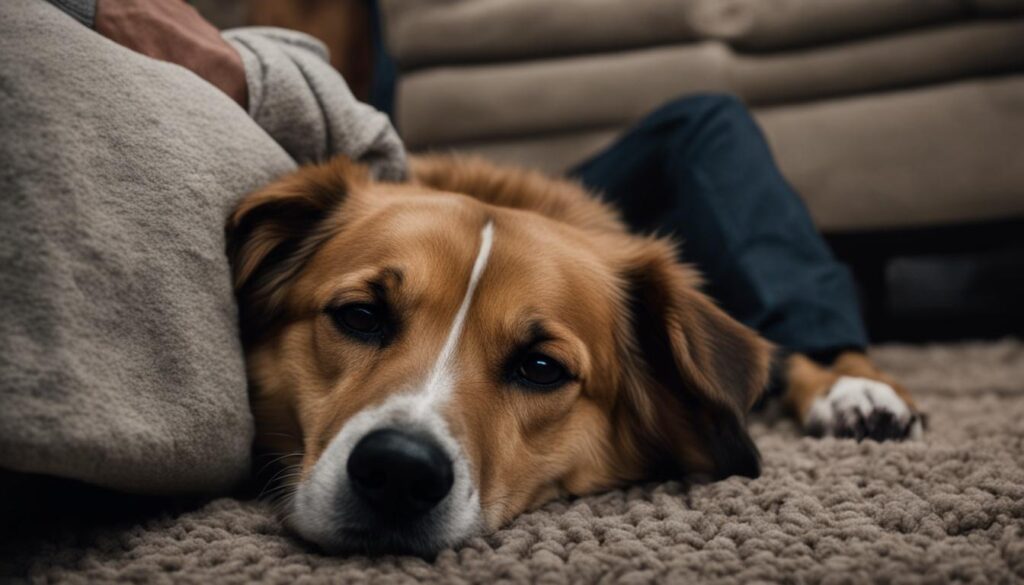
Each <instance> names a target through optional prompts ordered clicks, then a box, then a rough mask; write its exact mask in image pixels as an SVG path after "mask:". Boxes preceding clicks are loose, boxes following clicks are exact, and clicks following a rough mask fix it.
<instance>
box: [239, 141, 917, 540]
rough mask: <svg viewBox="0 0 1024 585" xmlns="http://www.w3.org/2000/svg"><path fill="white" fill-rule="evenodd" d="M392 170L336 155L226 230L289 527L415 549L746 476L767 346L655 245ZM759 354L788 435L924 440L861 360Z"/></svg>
mask: <svg viewBox="0 0 1024 585" xmlns="http://www.w3.org/2000/svg"><path fill="white" fill-rule="evenodd" d="M411 175H412V178H411V180H410V181H408V182H406V183H385V182H379V181H375V180H374V179H373V178H372V177H371V175H370V173H369V171H368V169H367V168H366V167H363V166H361V165H359V164H356V163H353V162H351V161H349V160H347V159H345V158H336V159H334V160H332V161H329V162H327V163H325V164H321V165H317V166H309V167H305V168H301V169H299V170H298V171H297V172H295V173H293V174H291V175H288V176H286V177H284V178H282V179H280V180H278V181H276V182H274V183H273V184H271V185H269V186H267V187H266V188H264V189H262V190H260V191H258V192H256V193H254V194H252V195H250V196H248V197H246V198H245V199H244V200H243V201H242V202H241V203H240V205H239V206H238V207H237V209H236V210H235V211H234V213H233V214H232V216H231V217H230V219H229V222H228V227H227V236H228V242H229V247H228V254H229V257H230V260H231V264H232V267H233V271H234V278H235V287H236V292H237V297H238V302H239V320H240V328H241V335H242V339H243V344H244V347H245V350H246V359H247V367H248V375H249V380H250V384H251V393H252V407H253V412H254V416H255V420H256V429H257V445H258V447H259V449H261V450H262V451H264V452H270V453H274V454H277V455H278V457H279V459H280V460H281V462H282V463H283V464H284V465H283V466H282V468H281V469H282V471H281V473H284V474H285V476H284V478H283V481H280V486H279V487H278V488H277V489H278V490H279V491H280V492H282V493H283V494H284V496H283V497H282V499H281V502H282V503H283V505H284V506H285V517H286V522H287V523H288V525H289V526H290V527H291V528H292V529H293V530H294V531H295V532H296V533H297V534H298V535H300V536H301V537H302V538H304V539H306V540H308V541H310V542H312V543H314V544H316V545H319V546H320V547H321V548H322V549H323V550H325V551H328V552H353V551H354V552H367V553H377V552H404V553H412V554H420V555H432V554H435V553H436V552H438V551H439V550H441V549H443V548H446V547H451V546H454V545H456V544H458V543H459V542H461V541H463V540H464V539H466V538H467V537H469V536H472V535H474V534H477V533H479V532H481V531H486V530H493V529H496V528H498V527H500V526H501V525H503V524H505V523H506V522H508V521H509V520H511V519H512V518H513V517H515V516H516V515H518V514H520V513H521V512H523V511H525V510H528V509H531V508H535V507H537V506H539V505H541V504H543V503H545V502H547V501H549V500H551V499H553V498H559V497H563V496H580V495H585V494H592V493H595V492H600V491H603V490H608V489H611V488H615V487H617V486H622V485H624V484H628V483H631V482H637V481H644V480H652V479H666V478H682V477H688V478H708V479H712V480H714V479H720V478H725V477H728V476H732V475H740V476H746V477H757V476H758V474H759V473H760V463H759V461H760V460H759V454H758V451H757V448H756V447H755V445H754V443H753V441H752V440H751V438H750V436H749V435H748V434H747V431H746V428H745V420H746V416H747V413H748V411H750V409H751V407H752V406H753V405H754V404H755V402H757V401H758V400H759V398H760V397H761V396H762V394H763V393H764V391H765V388H766V387H767V386H768V383H769V378H770V376H771V374H772V364H773V355H776V353H777V352H776V351H775V348H773V347H772V345H771V344H770V343H768V342H767V341H765V340H764V339H762V338H761V337H760V336H758V335H757V334H756V333H755V332H754V331H752V330H750V329H748V328H747V327H745V326H744V325H741V324H740V323H738V322H737V321H735V320H734V319H732V318H731V317H729V316H728V315H727V314H726V313H725V312H723V311H722V310H721V309H720V308H718V307H717V306H716V305H715V303H714V302H713V301H712V300H711V299H709V298H708V297H707V296H705V295H704V293H702V292H701V278H700V276H699V274H698V273H697V272H696V271H695V270H694V269H693V268H692V267H690V266H688V265H686V264H684V263H681V262H680V261H679V260H678V250H677V247H676V244H675V243H674V242H672V241H670V240H668V239H664V238H658V237H653V236H642V235H635V234H631V233H629V231H628V230H627V229H626V227H625V226H624V224H623V223H622V222H621V221H620V219H619V217H618V215H617V213H616V211H615V210H614V209H612V208H611V207H610V206H609V205H607V204H605V203H603V202H601V201H600V200H599V199H598V198H597V197H594V196H592V195H590V194H588V193H587V192H586V191H585V190H584V189H583V188H582V187H580V186H579V185H577V184H575V183H573V182H571V181H568V180H560V179H555V178H550V177H547V176H544V175H542V174H539V173H536V172H531V171H525V170H519V169H513V168H504V167H499V166H495V165H492V164H490V163H487V162H484V161H483V160H480V159H474V158H460V157H453V156H437V155H433V156H424V157H419V158H414V159H413V160H412V161H411ZM777 364H778V367H777V368H776V369H777V370H778V373H779V374H780V375H781V379H782V380H783V382H782V386H783V390H782V397H783V402H784V403H785V404H786V405H787V406H788V407H789V409H790V410H791V411H792V412H793V413H794V415H795V416H796V418H797V420H798V421H799V422H800V423H802V424H803V426H804V428H805V429H807V430H808V432H811V433H813V434H818V435H834V436H852V437H858V438H862V437H871V438H875V439H902V438H907V437H915V436H918V435H919V434H920V433H921V422H920V421H921V419H920V417H919V416H918V414H917V409H916V408H915V406H914V403H913V400H912V399H911V397H910V395H909V394H908V393H907V391H906V390H905V389H903V388H902V387H901V386H900V385H899V384H897V383H895V382H894V381H893V380H891V379H889V378H888V377H887V376H885V375H884V374H883V373H882V372H880V371H879V370H878V369H877V368H876V367H875V366H874V365H873V364H872V362H871V361H870V360H869V359H868V358H867V357H866V356H865V355H863V354H860V353H855V352H847V353H844V354H842V355H840V356H839V357H838V358H837V359H836V361H835V363H834V364H833V365H832V366H831V367H824V366H821V365H818V364H817V363H816V362H813V361H811V360H810V359H808V358H807V357H806V356H802V355H799V354H792V355H789V356H787V357H785V358H783V359H781V360H778V361H777Z"/></svg>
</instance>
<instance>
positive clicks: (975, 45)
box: [396, 19, 1024, 147]
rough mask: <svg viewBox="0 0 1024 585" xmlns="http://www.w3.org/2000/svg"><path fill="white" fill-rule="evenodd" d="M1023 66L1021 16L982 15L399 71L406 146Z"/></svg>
mask: <svg viewBox="0 0 1024 585" xmlns="http://www.w3.org/2000/svg"><path fill="white" fill-rule="evenodd" d="M1022 69H1024V19H1015V20H1004V21H981V22H975V23H970V24H960V25H954V26H946V27H940V28H934V29H923V30H920V31H914V32H908V33H905V34H900V35H893V36H887V37H879V38H873V39H869V40H863V41H857V42H852V43H847V44H842V45H831V46H826V47H821V48H815V49H812V50H807V51H797V52H786V53H773V54H768V55H763V56H751V55H745V54H741V53H737V52H735V51H733V50H732V49H731V48H730V47H729V46H728V45H726V44H724V43H721V42H717V41H707V42H701V43H694V44H684V45H672V46H667V47H660V48H654V49H638V50H633V51H625V52H619V53H609V54H600V55H589V56H581V57H571V58H557V59H546V60H539V61H529V62H521V63H514V64H498V65H489V66H464V67H437V68H431V69H426V70H423V71H419V72H413V73H410V74H407V75H404V76H403V77H402V78H401V80H400V83H399V86H398V94H397V100H396V114H397V122H398V126H399V130H400V131H401V132H402V134H403V137H404V138H405V140H406V141H407V142H408V144H409V145H410V146H412V147H424V146H432V145H445V144H451V143H455V142H462V141H474V140H495V139H499V138H511V137H517V136H529V135H532V134H538V133H545V132H547V133H551V132H565V131H572V130H590V129H594V128H607V127H618V126H621V125H624V124H627V123H629V122H631V121H632V120H635V119H636V118H638V117H640V116H642V115H643V114H645V113H647V112H649V111H650V110H652V109H654V108H655V107H657V106H658V105H660V104H662V103H664V102H666V101H668V100H669V99H671V98H673V97H676V96H679V95H683V94H687V93H693V92H699V91H726V92H731V93H735V94H737V95H739V96H740V97H742V98H743V99H744V100H745V101H747V103H749V104H751V105H752V106H766V105H773V104H781V103H787V102H793V101H798V100H812V99H821V98H825V97H832V96H839V95H848V94H852V93H860V92H867V91H877V90H885V89H892V88H900V87H906V86H910V85H917V84H924V83H934V82H939V81H947V80H951V79H957V78H961V77H964V76H967V75H975V74H981V73H985V74H988V73H997V72H1004V71H1011V70H1022Z"/></svg>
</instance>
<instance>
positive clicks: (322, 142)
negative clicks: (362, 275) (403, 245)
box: [224, 27, 406, 180]
mask: <svg viewBox="0 0 1024 585" xmlns="http://www.w3.org/2000/svg"><path fill="white" fill-rule="evenodd" d="M224 36H225V38H227V40H228V41H229V42H230V43H231V44H232V46H234V47H235V49H236V50H238V52H239V54H240V55H241V56H242V62H243V63H245V70H246V79H247V81H248V86H249V114H250V115H251V116H252V118H253V119H254V120H255V121H256V123H258V124H259V125H260V126H261V127H263V129H264V130H266V131H267V132H268V133H269V134H270V136H271V137H273V138H274V140H276V141H277V143H278V144H280V145H281V146H282V147H284V149H285V150H286V151H287V152H288V154H290V155H291V156H292V158H293V159H295V161H296V162H298V163H300V164H303V163H310V162H316V161H320V160H324V159H326V158H328V157H330V156H331V155H333V154H336V153H339V152H340V153H345V154H347V155H348V156H350V157H352V158H354V159H357V160H360V161H362V162H365V163H367V164H369V165H370V166H371V167H372V168H373V170H374V174H375V175H376V176H377V178H382V179H389V180H399V179H402V178H404V177H405V170H406V169H405V151H404V149H403V146H402V142H401V141H400V140H399V139H398V136H397V135H396V134H395V131H394V129H393V128H392V127H391V122H390V121H388V118H387V116H385V115H384V114H382V113H380V112H378V111H377V110H375V109H373V108H372V107H370V106H368V105H366V104H364V103H361V102H359V101H358V100H356V98H355V97H354V96H353V95H352V92H351V91H350V90H349V88H348V85H347V84H346V83H345V81H344V80H343V79H342V78H341V77H340V76H339V75H338V72H337V71H335V70H334V68H332V67H331V65H330V63H329V62H328V54H327V48H326V47H325V46H324V45H323V44H322V43H320V42H319V41H317V40H316V39H314V38H313V37H310V36H308V35H304V34H302V33H297V32H294V31H289V30H285V29H278V28H268V27H250V28H239V29H234V30H230V31H227V32H226V33H225V34H224Z"/></svg>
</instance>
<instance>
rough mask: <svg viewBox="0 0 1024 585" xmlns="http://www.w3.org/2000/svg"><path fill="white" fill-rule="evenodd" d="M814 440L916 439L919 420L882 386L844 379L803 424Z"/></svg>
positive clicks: (857, 379) (864, 380)
mask: <svg viewBox="0 0 1024 585" xmlns="http://www.w3.org/2000/svg"><path fill="white" fill-rule="evenodd" d="M804 426H805V428H806V429H807V432H808V433H809V434H811V435H814V436H819V437H820V436H830V437H851V438H854V439H857V440H858V441H859V440H861V439H874V440H876V441H885V440H903V439H919V438H921V436H922V435H923V433H924V427H923V425H922V423H921V417H920V416H918V415H917V414H916V413H914V412H913V411H912V410H910V407H908V406H907V403H906V402H904V401H903V399H902V398H900V397H899V395H898V394H896V391H895V390H893V389H892V387H891V386H889V385H888V384H885V383H884V382H878V381H876V380H869V379H867V378H854V377H850V376H843V377H841V378H839V379H838V380H837V381H836V383H835V384H834V385H833V386H832V388H830V389H829V391H828V394H826V395H825V396H824V397H822V398H819V399H817V400H816V401H815V402H814V404H813V405H812V406H811V410H810V412H808V414H807V420H806V422H805V423H804Z"/></svg>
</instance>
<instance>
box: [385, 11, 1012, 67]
mask: <svg viewBox="0 0 1024 585" xmlns="http://www.w3.org/2000/svg"><path fill="white" fill-rule="evenodd" d="M381 8H382V11H383V15H384V19H383V20H384V24H385V32H386V40H387V42H388V47H389V49H390V50H391V52H392V53H393V54H394V56H395V58H396V60H397V61H398V64H399V66H400V67H402V68H404V69H408V68H415V67H422V66H428V65H445V64H464V63H472V62H486V61H494V60H515V59H530V58H536V57H550V56H553V55H568V54H574V53H588V52H606V51H614V50H621V49H626V48H632V47H648V46H654V45H662V44H672V43H684V42H692V41H701V40H718V41H723V42H725V43H728V44H729V45H731V46H733V47H736V48H739V49H743V50H757V51H762V50H779V49H787V48H792V47H797V46H803V45H809V44H816V43H823V42H836V41H842V40H848V39H855V38H858V37H864V36H868V35H874V34H880V33H886V32H891V31H897V30H906V29H911V28H915V27H920V26H923V25H928V24H935V23H940V22H949V21H952V20H957V19H964V18H970V17H973V16H975V15H980V16H988V15H1007V14H1014V13H1016V14H1020V13H1021V12H1024V1H1022V0H973V1H963V0H928V1H927V2H905V1H903V0H828V1H827V2H822V1H821V0H773V1H768V0H559V1H558V2H551V1H550V0H447V1H445V2H437V1H436V0H382V1H381Z"/></svg>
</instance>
